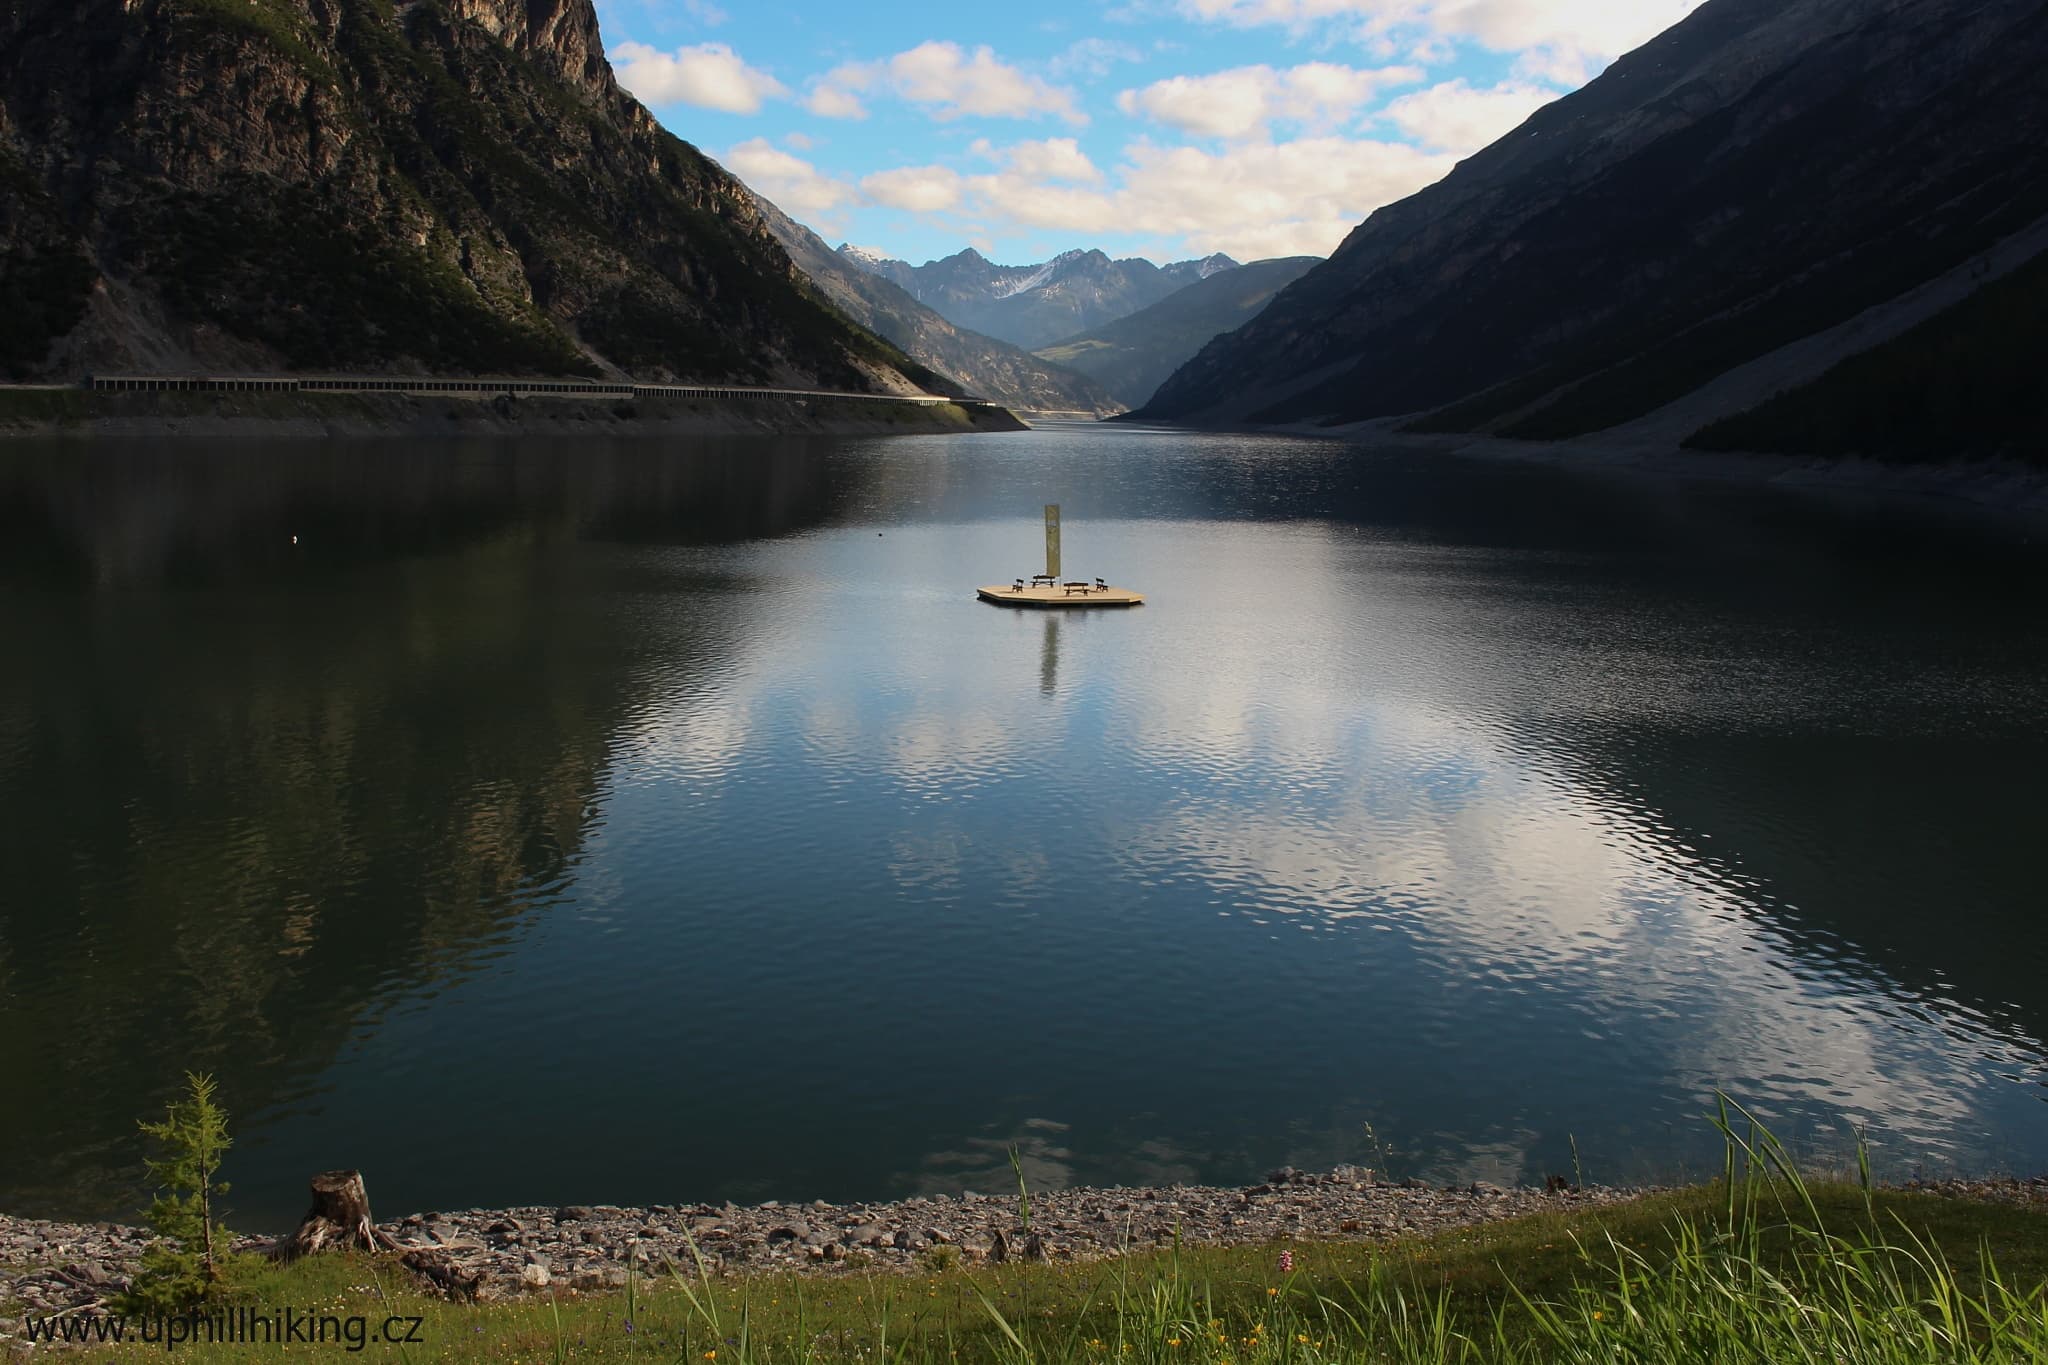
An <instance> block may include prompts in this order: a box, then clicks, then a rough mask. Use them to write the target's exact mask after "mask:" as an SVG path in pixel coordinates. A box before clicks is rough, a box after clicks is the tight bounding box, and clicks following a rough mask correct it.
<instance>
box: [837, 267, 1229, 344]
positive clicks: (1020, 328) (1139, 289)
mask: <svg viewBox="0 0 2048 1365" xmlns="http://www.w3.org/2000/svg"><path fill="white" fill-rule="evenodd" d="M839 254H840V256H841V257H842V258H843V259H845V260H846V261H848V262H849V263H851V264H853V265H855V266H857V267H859V268H860V269H862V270H866V271H868V272H869V273H870V274H874V275H879V276H881V277H882V278H883V279H885V280H888V281H890V282H891V283H892V284H895V285H897V286H899V287H900V288H902V289H903V290H904V292H906V293H908V294H909V295H910V296H911V297H912V298H914V299H916V300H917V301H918V302H919V303H922V304H924V305H925V306H926V307H927V308H930V309H932V310H933V311H934V312H937V313H938V314H939V315H940V316H942V317H944V318H946V319H947V320H948V321H950V322H954V323H957V324H959V325H960V326H962V327H966V328H970V329H972V330H973V331H977V332H981V333H983V334H984V335H987V336H992V337H996V338H999V339H1001V340H1003V341H1007V342H1009V343H1011V344H1012V345H1014V346H1022V347H1024V348H1026V349H1027V350H1028V349H1031V348H1034V347H1038V346H1044V345H1046V344H1048V343H1050V342H1053V341H1057V340H1059V339H1060V338H1062V337H1067V336H1072V335H1074V334H1075V333H1077V332H1083V331H1086V330H1087V329H1089V328H1091V327H1097V326H1101V325H1102V324H1104V323H1108V322H1114V321H1115V320H1116V319H1118V318H1120V317H1127V316H1129V315H1130V314H1132V313H1135V312H1137V311H1138V310H1139V309H1140V308H1145V307H1148V306H1150V305H1152V304H1154V303H1157V302H1159V300H1161V299H1163V298H1165V297H1166V296H1167V295H1169V294H1172V293H1174V292H1175V291H1176V290H1179V289H1184V288H1186V287H1187V286H1188V285H1190V284H1194V283H1195V282H1197V281H1199V280H1203V279H1206V278H1208V277H1209V276H1211V275H1214V274H1216V273H1218V272H1219V271H1224V270H1234V269H1236V268H1237V262H1236V261H1234V260H1232V259H1231V258H1230V257H1228V256H1225V255H1223V254H1222V253H1221V252H1218V253H1217V254H1215V255H1212V256H1205V257H1203V258H1201V259H1200V260H1187V261H1175V262H1173V263H1172V264H1170V265H1165V266H1157V265H1154V264H1152V262H1150V261H1147V260H1143V259H1140V258H1136V257H1132V258H1129V259H1126V260H1121V261H1116V260H1111V259H1110V258H1109V256H1108V254H1107V253H1105V252H1102V251H1099V250H1092V249H1091V250H1076V251H1063V252H1061V253H1060V254H1059V255H1057V256H1055V257H1053V258H1052V259H1051V260H1049V261H1042V262H1040V263H1038V264H1036V265H996V264H995V263H994V262H992V261H990V260H988V259H987V258H986V257H984V256H983V255H982V254H981V253H980V252H978V251H976V250H975V249H974V248H973V247H968V248H966V249H965V250H962V251H958V252H955V253H954V254H953V255H951V256H947V257H944V258H943V259H940V260H936V261H927V262H925V263H924V264H923V265H911V264H909V263H908V262H906V261H898V260H892V259H889V258H886V257H881V256H878V255H876V254H875V253H873V252H870V251H865V250H862V249H860V248H857V247H852V246H848V245H841V246H840V248H839Z"/></svg>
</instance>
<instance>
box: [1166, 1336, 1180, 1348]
mask: <svg viewBox="0 0 2048 1365" xmlns="http://www.w3.org/2000/svg"><path fill="white" fill-rule="evenodd" d="M1166 1344H1167V1345H1168V1346H1178V1345H1180V1338H1179V1337H1168V1338H1167V1339H1166Z"/></svg>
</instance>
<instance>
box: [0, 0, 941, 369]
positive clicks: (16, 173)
mask: <svg viewBox="0 0 2048 1365" xmlns="http://www.w3.org/2000/svg"><path fill="white" fill-rule="evenodd" d="M0 318H4V319H5V323H4V325H0V372H7V373H11V374H12V375H14V376H16V377H22V378H30V377H76V376H78V375H79V374H82V373H83V372H85V371H87V370H90V369H95V368H102V369H136V370H144V371H164V370H192V369H207V368H218V369H227V370H233V371H240V372H276V371H280V370H346V371H353V372H402V373H420V372H423V371H424V372H434V373H443V374H454V375H461V374H492V373H496V374H505V373H512V374H527V375H531V374H576V373H581V374H591V375H622V374H623V375H631V376H633V377H635V378H642V379H649V380H662V379H723V380H735V381H741V382H751V383H774V384H793V385H796V386H801V387H823V388H843V389H854V390H876V391H886V392H916V391H919V390H921V389H923V388H924V387H925V385H926V384H927V383H931V384H937V385H942V381H940V380H938V378H937V377H936V376H935V375H932V374H931V373H930V372H928V371H926V370H924V369H923V367H922V366H919V365H918V364H917V363H916V362H914V361H912V360H910V359H909V358H908V357H906V356H904V355H903V354H902V353H901V352H900V351H898V350H896V348H894V347H893V346H890V345H889V344H887V343H886V342H883V341H880V340H879V339H877V338H875V337H874V336H872V335H870V334H869V333H867V332H865V331H862V330H861V329H860V328H859V327H857V326H854V325H852V324H851V323H849V322H848V321H847V320H846V319H845V318H844V317H842V316H840V315H839V314H838V313H837V312H835V311H834V310H833V309H831V308H830V307H829V306H827V305H826V304H825V303H824V302H823V300H822V299H821V298H820V297H819V296H818V295H817V294H816V293H815V291H814V290H813V288H812V286H811V285H810V284H809V282H808V281H807V280H806V279H805V278H804V277H803V276H802V275H800V274H799V273H798V272H797V270H796V268H795V267H794V266H793V265H792V264H791V263H790V260H789V257H788V255H787V253H786V252H784V250H783V249H782V247H781V246H780V245H779V244H778V243H777V242H776V240H775V238H774V237H773V236H772V235H771V234H770V232H769V230H768V227H767V225H766V224H765V223H764V221H763V219H762V215H761V213H760V212H759V210H758V209H757V208H756V206H755V204H754V200H753V197H752V196H751V195H750V194H749V193H748V192H747V190H746V187H745V186H743V185H741V184H740V183H739V182H738V181H737V180H735V179H734V178H733V177H732V176H730V175H728V174H726V172H725V171H724V170H722V169H721V168H720V167H718V166H717V165H715V164H714V163H712V162H711V161H709V160H708V159H706V158H705V157H704V156H703V155H702V154H700V153H699V152H698V151H697V149H696V148H694V147H692V146H690V145H689V144H687V143H685V142H682V141H681V140H679V139H677V138H676V137H674V136H672V135H670V134H669V133H667V132H665V131H663V129H662V128H661V127H660V125H658V124H657V123H656V122H655V120H654V117H653V115H652V114H650V113H649V112H648V111H647V109H646V108H645V107H644V106H642V105H641V104H640V103H639V102H637V101H636V100H634V99H633V98H632V97H631V96H630V95H628V94H627V93H626V92H625V91H624V90H622V89H620V88H619V86H618V83H617V82H616V81H615V80H614V78H613V75H612V70H611V67H610V65H609V64H608V63H607V62H606V60H605V57H604V45H603V41H602V39H601V37H600V35H599V32H598V24H597V14H596V11H595V9H594V8H593V7H592V4H591V0H428V2H423V3H417V4H403V5H397V6H394V5H393V4H391V3H390V0H82V2H81V3H73V0H10V3H8V4H7V5H5V6H0Z"/></svg>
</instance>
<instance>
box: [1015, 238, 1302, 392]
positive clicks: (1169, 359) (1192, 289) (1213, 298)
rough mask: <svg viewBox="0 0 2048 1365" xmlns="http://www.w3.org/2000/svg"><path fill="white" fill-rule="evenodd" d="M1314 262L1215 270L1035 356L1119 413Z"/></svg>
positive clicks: (1286, 259)
mask: <svg viewBox="0 0 2048 1365" xmlns="http://www.w3.org/2000/svg"><path fill="white" fill-rule="evenodd" d="M1318 264H1320V261H1319V260H1318V258H1316V257H1314V256H1280V257H1275V258H1274V259H1272V260H1268V261H1252V262H1249V263H1248V264H1245V265H1241V266H1239V267H1237V268H1236V269H1235V270H1225V271H1221V272H1219V273H1217V274H1214V275H1211V276H1209V277H1208V278H1207V279H1204V280H1199V281H1197V282H1196V283H1194V284H1191V285H1189V286H1187V288H1185V289H1182V290H1181V291H1180V292H1179V293H1175V294H1169V295H1167V296H1166V297H1165V298H1163V299H1161V300H1160V301H1159V302H1157V303H1155V304H1153V305H1152V306H1151V307H1149V308H1141V309H1139V310H1138V311H1137V312H1135V313H1132V314H1130V315H1129V316H1127V317H1121V318H1118V319H1117V320H1116V321H1115V322H1111V323H1108V324H1106V325H1104V326H1101V327H1096V328H1094V329H1093V330H1091V331H1087V332H1083V333H1081V334H1080V335H1078V336H1071V337H1068V338H1066V339H1065V340H1063V341H1057V342H1054V343H1053V344H1052V345H1050V346H1042V347H1040V348H1039V349H1038V351H1037V355H1038V356H1039V358H1040V359H1042V360H1050V361H1054V362H1056V363H1058V364H1061V365H1066V366H1070V367H1072V368H1073V369H1076V370H1079V371H1081V373H1083V374H1085V375H1089V376H1091V377H1093V378H1094V379H1096V380H1098V381H1100V382H1101V383H1102V384H1103V385H1104V386H1106V387H1107V388H1108V389H1109V391H1110V392H1111V393H1112V394H1114V395H1115V396H1116V398H1117V400H1118V401H1119V402H1121V403H1122V404H1123V405H1124V406H1125V407H1130V408H1135V407H1140V406H1142V405H1143V404H1144V403H1145V401H1146V400H1147V399H1149V398H1151V396H1152V393H1153V391H1154V390H1155V389H1157V388H1158V387H1159V385H1160V384H1161V383H1162V382H1164V381H1165V379H1166V377H1167V376H1168V375H1170V374H1172V373H1173V372H1174V371H1175V370H1177V369H1179V368H1180V366H1181V364H1182V362H1184V361H1186V360H1187V358H1188V357H1189V356H1192V355H1193V354H1194V353H1195V352H1197V351H1199V350H1201V349H1202V347H1203V345H1204V344H1205V343H1206V342H1208V340H1209V339H1210V338H1211V337H1214V336H1216V335H1217V334H1218V333H1220V332H1228V331H1233V330H1235V329H1236V328H1238V327H1241V326H1243V325H1244V324H1245V323H1246V322H1247V321H1248V320H1250V319H1251V318H1252V317H1254V316H1256V315H1257V313H1258V311H1259V310H1260V309H1261V308H1264V307H1265V306H1266V304H1267V303H1268V302H1270V301H1271V300H1272V298H1273V296H1274V295H1275V294H1277V293H1279V292H1280V291H1281V290H1282V289H1284V288H1286V287H1287V286H1288V285H1290V284H1292V283H1293V282H1294V281H1296V280H1298V279H1300V278H1301V277H1302V275H1304V274H1305V273H1307V272H1308V270H1309V269H1310V268H1311V267H1312V266H1315V265H1318Z"/></svg>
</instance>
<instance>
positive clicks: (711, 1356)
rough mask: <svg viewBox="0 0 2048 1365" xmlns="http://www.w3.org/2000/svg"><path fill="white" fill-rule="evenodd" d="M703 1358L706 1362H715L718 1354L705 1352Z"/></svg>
mask: <svg viewBox="0 0 2048 1365" xmlns="http://www.w3.org/2000/svg"><path fill="white" fill-rule="evenodd" d="M704 1358H705V1359H706V1360H716V1359H718V1352H716V1351H706V1352H705V1353H704Z"/></svg>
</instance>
